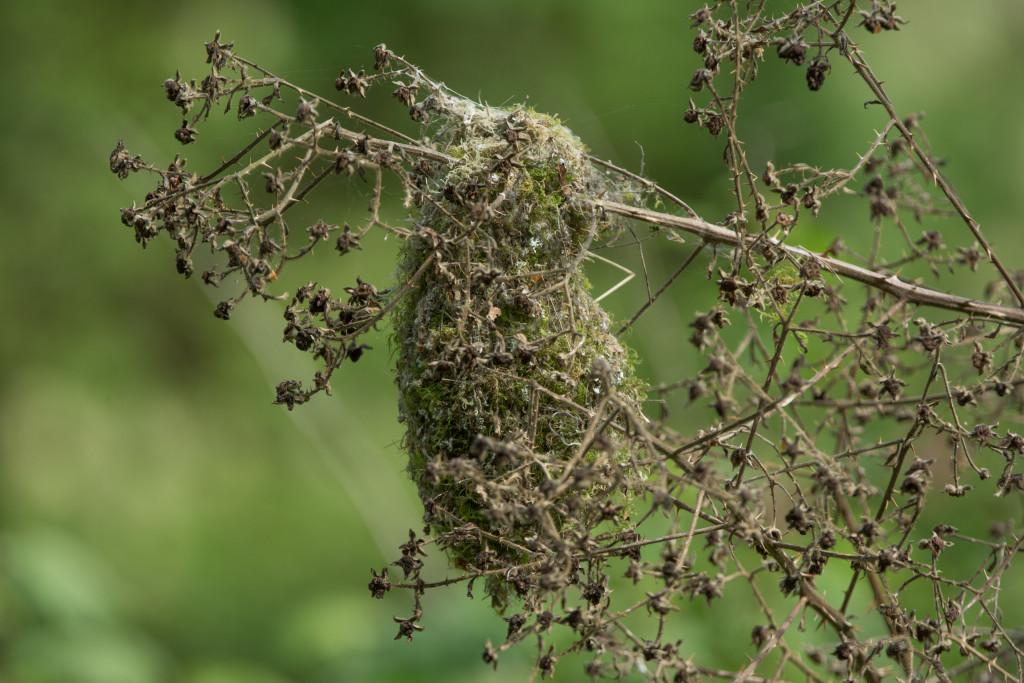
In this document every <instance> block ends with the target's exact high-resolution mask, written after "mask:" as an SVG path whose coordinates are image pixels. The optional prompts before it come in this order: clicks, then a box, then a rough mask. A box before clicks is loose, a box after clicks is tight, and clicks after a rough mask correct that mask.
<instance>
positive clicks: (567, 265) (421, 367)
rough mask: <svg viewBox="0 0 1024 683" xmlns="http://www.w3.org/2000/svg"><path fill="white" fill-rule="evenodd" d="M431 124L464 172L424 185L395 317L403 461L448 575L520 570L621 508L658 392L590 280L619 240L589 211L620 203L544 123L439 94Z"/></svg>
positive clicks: (499, 589) (498, 585)
mask: <svg viewBox="0 0 1024 683" xmlns="http://www.w3.org/2000/svg"><path fill="white" fill-rule="evenodd" d="M425 108H426V109H427V110H428V111H430V113H431V115H432V116H434V117H435V118H434V120H435V124H439V125H437V127H436V128H435V129H434V130H435V132H434V135H433V138H434V141H435V143H436V144H437V145H438V147H439V148H440V150H441V151H443V152H445V153H447V154H448V155H450V156H452V157H456V158H458V159H459V160H460V163H458V164H457V165H454V166H449V167H446V168H445V169H444V170H443V172H439V173H437V174H436V175H435V177H433V178H430V179H429V180H428V181H427V183H425V185H426V186H427V187H426V189H425V191H424V194H423V197H422V198H421V202H420V213H419V216H418V219H419V220H418V221H417V230H416V231H415V234H414V235H413V236H412V237H410V238H409V239H408V240H407V241H406V242H405V243H404V245H403V257H402V261H401V264H400V268H399V285H401V284H402V283H404V282H408V281H409V280H410V279H412V278H414V277H418V280H417V281H416V282H415V288H414V289H413V291H412V292H411V294H409V295H408V296H406V298H405V299H404V300H403V301H402V302H400V304H399V306H398V308H397V309H396V316H395V340H396V345H397V348H398V351H399V353H398V356H399V357H398V377H397V383H398V388H399V390H400V400H399V411H400V416H401V419H402V420H404V422H405V423H406V426H407V433H406V437H405V444H404V445H405V448H406V449H407V451H408V454H409V472H410V475H411V476H412V479H413V480H414V481H415V482H416V484H417V486H418V488H419V493H420V497H421V498H422V500H423V501H424V505H425V509H426V520H427V522H428V524H429V525H430V527H431V528H432V529H433V530H434V532H435V533H439V534H442V535H444V539H443V540H444V543H445V544H446V545H447V546H448V548H449V552H450V554H451V555H452V558H453V561H454V562H455V563H456V564H457V565H459V566H463V567H475V568H478V569H496V568H501V569H508V568H510V567H513V566H515V565H517V564H521V563H522V562H524V561H526V560H528V559H530V558H532V557H535V556H536V554H537V553H540V554H541V555H543V556H549V555H550V554H551V553H556V554H557V553H564V552H565V551H566V550H567V549H571V548H572V547H573V546H574V545H575V543H576V541H577V540H579V539H580V538H583V537H585V536H587V534H588V533H589V532H590V531H591V530H592V527H593V526H594V525H595V524H597V523H598V521H599V519H600V518H601V515H602V514H603V515H607V511H608V510H609V509H610V508H609V506H610V505H611V506H612V507H614V504H615V503H619V504H621V503H622V502H623V498H624V494H623V493H622V492H620V491H618V490H617V489H616V487H617V486H618V485H619V483H620V482H621V481H622V477H620V476H619V475H617V474H616V472H619V471H620V468H621V467H622V466H623V464H624V463H626V462H628V461H629V459H630V453H629V452H628V449H627V448H626V447H624V446H616V443H619V442H620V441H621V438H620V436H621V435H620V433H621V431H622V430H623V429H624V427H623V425H625V424H626V422H627V419H626V417H625V416H626V415H632V416H634V417H636V416H640V402H641V401H642V399H643V397H644V396H645V393H646V387H645V386H644V385H643V383H642V382H641V381H639V380H638V379H637V378H636V376H635V374H634V370H633V366H632V363H631V357H630V354H628V353H627V351H626V349H624V348H623V346H622V345H621V344H620V343H619V342H618V340H617V339H616V338H615V336H614V335H613V334H611V333H610V331H609V319H608V316H607V314H606V313H605V312H604V311H603V310H602V309H601V308H600V306H598V305H597V304H596V303H594V301H593V299H592V298H591V297H590V295H589V293H588V289H589V284H588V283H587V281H586V279H585V278H584V276H583V274H582V273H581V271H580V264H581V262H582V260H583V257H584V255H585V253H586V251H587V249H588V248H589V247H590V246H591V245H592V244H593V243H594V240H595V239H599V237H600V236H601V235H602V234H603V233H606V232H607V231H608V230H609V228H610V226H609V224H608V222H607V221H606V219H605V218H604V217H603V216H601V215H598V214H597V213H595V212H594V211H593V210H592V208H590V207H589V206H588V205H587V204H586V203H585V202H583V201H581V199H580V198H582V197H587V196H589V197H593V196H596V195H599V194H601V193H602V192H603V193H606V194H607V193H615V194H619V193H620V192H621V190H619V189H618V188H617V187H614V186H612V185H611V184H610V182H609V181H608V179H606V178H605V177H604V176H603V175H602V174H601V173H600V172H599V171H597V170H596V169H595V168H594V167H593V166H592V165H591V164H590V162H589V161H588V158H587V155H586V150H585V148H584V147H583V145H582V144H581V143H580V141H579V140H578V139H577V138H575V137H574V136H573V135H572V134H571V132H570V131H569V130H568V129H567V128H565V127H564V126H562V125H560V124H559V123H558V122H557V121H556V120H554V119H553V118H551V117H549V116H545V115H542V114H537V113H535V112H532V111H528V110H525V109H513V110H509V109H494V108H488V107H482V106H480V105H477V104H475V103H473V102H470V101H468V100H465V99H463V98H459V97H455V96H450V95H448V94H446V93H439V92H435V93H434V95H432V96H431V98H430V99H429V100H428V101H427V102H426V103H425ZM428 260H429V261H430V263H429V264H427V267H425V268H424V267H423V266H424V263H425V262H426V261H428ZM421 270H422V272H421ZM617 434H618V435H620V436H617ZM581 473H582V474H581ZM602 511H603V512H602ZM504 582H505V576H504V575H500V576H499V578H498V579H495V580H491V581H490V583H489V586H488V588H489V590H490V592H491V594H492V595H494V596H495V598H496V600H498V601H499V602H500V601H502V600H503V598H504V596H505V592H506V588H505V587H504Z"/></svg>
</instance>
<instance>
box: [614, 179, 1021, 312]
mask: <svg viewBox="0 0 1024 683" xmlns="http://www.w3.org/2000/svg"><path fill="white" fill-rule="evenodd" d="M594 204H595V205H596V206H598V207H600V208H601V209H604V210H605V211H607V212H608V213H612V214H615V215H618V216H624V217H626V218H633V219H636V220H638V221H642V222H644V223H648V224H650V225H658V226H661V227H665V228H677V229H679V230H683V231H684V232H687V233H689V234H691V235H696V236H697V237H700V238H701V240H702V241H703V242H705V243H709V244H719V245H725V246H729V247H734V248H735V247H740V248H744V247H746V248H750V247H753V246H755V245H756V244H758V243H762V242H763V243H765V244H767V245H770V246H771V247H774V248H776V249H780V250H782V251H783V252H785V253H786V255H787V256H789V257H790V258H792V259H794V261H795V262H796V263H803V262H804V261H806V260H808V259H810V260H812V261H817V262H819V263H820V265H821V267H822V268H823V269H824V270H826V271H828V272H830V273H832V274H833V275H835V276H836V277H839V278H843V277H845V278H849V279H851V280H854V281H856V282H861V283H863V284H866V285H868V286H870V287H873V288H875V289H878V290H879V291H882V292H885V293H886V294H890V295H892V296H894V297H896V298H897V299H898V300H901V301H905V302H907V303H909V304H915V305H919V306H932V307H934V308H942V309H945V310H948V311H956V312H958V313H965V314H967V315H970V316H975V317H979V318H988V319H992V320H998V321H1000V322H1006V323H1013V324H1016V325H1024V308H1017V307H1014V306H1005V305H1002V304H997V303H991V302H987V301H979V300H977V299H970V298H967V297H963V296H957V295H955V294H947V293H946V292H940V291H938V290H934V289H929V288H927V287H922V286H920V285H916V284H914V283H912V282H907V281H906V280H901V279H900V278H899V276H898V275H897V274H894V273H881V272H877V271H873V270H871V269H869V268H864V267H862V266H858V265H855V264H853V263H848V262H846V261H841V260H839V259H837V258H834V257H831V256H825V255H823V254H815V253H813V252H811V251H809V250H807V249H805V248H803V247H797V246H790V245H788V244H785V243H783V242H780V241H779V240H778V239H776V238H774V237H760V236H756V235H742V234H740V233H737V232H736V231H734V230H730V229H728V228H724V227H722V226H720V225H713V224H711V223H708V222H707V221H703V220H701V219H699V218H686V217H684V216H674V215H672V214H667V213H661V212H658V211H652V210H650V209H646V208H643V207H638V206H630V205H628V204H622V203H621V202H614V201H609V200H606V199H597V200H594Z"/></svg>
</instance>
